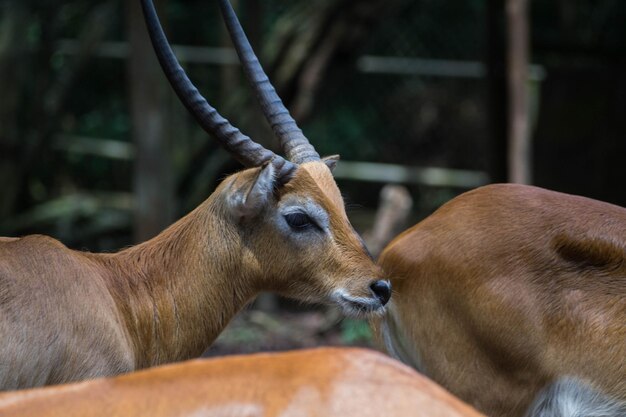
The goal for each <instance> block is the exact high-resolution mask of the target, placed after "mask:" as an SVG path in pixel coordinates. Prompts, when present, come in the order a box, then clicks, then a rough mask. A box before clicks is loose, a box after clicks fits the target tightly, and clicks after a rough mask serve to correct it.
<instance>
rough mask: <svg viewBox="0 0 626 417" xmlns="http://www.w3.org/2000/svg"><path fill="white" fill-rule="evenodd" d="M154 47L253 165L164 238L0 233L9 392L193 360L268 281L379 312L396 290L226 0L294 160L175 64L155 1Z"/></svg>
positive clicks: (177, 82) (348, 307)
mask: <svg viewBox="0 0 626 417" xmlns="http://www.w3.org/2000/svg"><path fill="white" fill-rule="evenodd" d="M142 4H143V7H144V12H145V15H146V20H147V25H148V30H149V32H150V35H151V37H152V40H153V43H154V45H155V51H156V52H157V55H158V57H159V60H160V62H161V64H162V66H163V68H164V71H165V74H166V76H167V77H168V79H169V80H170V83H171V84H172V86H173V87H174V89H175V91H176V92H177V94H178V95H179V97H180V98H181V100H182V101H183V103H184V104H185V105H186V106H187V107H188V108H189V110H190V111H191V112H192V114H193V115H194V116H195V117H196V118H197V120H198V121H199V123H200V124H201V126H202V127H203V128H204V129H205V130H207V131H208V132H210V133H211V134H213V135H214V136H215V137H216V138H217V139H218V140H219V141H220V142H221V143H222V145H223V146H224V147H225V148H226V149H227V150H229V151H230V152H231V153H232V154H233V155H234V156H235V157H236V158H237V159H239V160H240V161H241V162H242V163H243V164H244V165H246V166H247V167H249V169H246V170H244V171H242V172H239V173H237V174H234V175H232V176H230V177H228V178H227V179H226V180H224V181H223V182H222V184H221V185H220V186H219V187H218V188H217V190H216V191H215V192H214V193H213V194H212V195H211V196H210V197H209V198H208V199H207V200H206V201H205V202H204V203H203V204H202V205H200V206H199V207H198V208H197V209H195V210H194V211H193V212H192V213H190V214H189V215H187V216H186V217H184V218H183V219H181V220H180V221H178V222H177V223H175V224H174V225H172V226H171V227H170V228H168V229H167V230H166V231H164V232H163V233H161V234H160V235H159V236H157V237H156V238H154V239H152V240H150V241H148V242H145V243H143V244H140V245H138V246H136V247H132V248H130V249H126V250H123V251H121V252H119V253H115V254H94V253H85V252H77V251H73V250H69V249H68V248H66V247H65V246H63V245H62V244H61V243H60V242H58V241H56V240H54V239H51V238H49V237H45V236H27V237H24V238H20V239H16V238H3V239H0V358H1V362H0V389H16V388H25V387H33V386H38V385H44V384H55V383H63V382H69V381H77V380H81V379H85V378H93V377H97V376H107V375H115V374H118V373H121V372H127V371H132V370H136V369H140V368H144V367H147V366H152V365H158V364H162V363H166V362H171V361H176V360H181V359H189V358H192V357H195V356H197V355H199V354H200V353H202V351H204V350H205V349H206V348H207V347H208V346H209V344H210V343H211V342H212V341H213V339H215V337H216V336H217V334H218V333H219V332H220V331H221V330H222V329H223V328H224V326H225V325H226V324H227V323H228V321H229V319H230V318H231V317H232V316H233V315H234V314H235V313H236V312H237V311H238V310H239V309H240V308H241V307H242V306H244V305H245V304H246V303H247V302H248V301H249V300H250V299H251V298H253V297H254V296H255V295H256V294H257V293H258V292H260V291H262V290H267V291H276V292H278V293H280V294H283V295H285V296H288V297H293V298H296V299H299V300H304V301H314V302H325V303H334V304H337V305H339V306H340V307H341V308H342V309H343V310H344V312H346V313H347V314H355V315H358V314H364V313H375V312H380V311H382V309H383V306H384V304H385V303H386V302H387V300H388V299H389V296H390V287H389V284H388V283H387V282H386V281H384V280H382V279H381V278H382V274H381V271H380V269H379V268H378V267H377V266H376V265H375V264H374V262H373V261H372V259H371V257H370V256H369V254H368V253H367V251H366V249H365V247H364V246H363V244H362V241H361V239H360V238H359V236H358V235H357V234H356V232H355V231H354V230H353V228H352V226H351V225H350V223H349V221H348V219H347V216H346V214H345V209H344V206H343V201H342V199H341V195H340V193H339V190H338V189H337V186H336V184H335V182H334V179H333V178H332V174H331V170H330V169H329V167H332V166H333V165H334V161H335V159H333V158H331V159H325V160H322V159H320V157H319V155H318V154H317V153H316V152H315V150H314V149H313V147H312V146H311V145H310V144H309V143H308V141H307V140H306V138H305V137H304V135H302V132H301V131H300V130H299V129H298V128H297V126H296V125H295V122H294V121H293V119H291V117H290V116H289V113H288V111H287V110H286V109H285V107H284V106H283V105H282V103H281V102H280V99H279V98H278V96H277V95H276V93H275V91H274V89H273V88H272V87H271V85H269V83H268V82H267V77H265V74H264V73H263V70H262V69H261V68H260V66H259V65H258V61H257V60H256V57H254V53H253V52H252V50H251V49H250V46H249V43H248V42H247V39H246V38H245V35H244V34H243V31H242V29H241V27H240V25H239V22H238V21H237V19H236V17H235V15H234V12H233V11H232V8H231V7H230V4H229V3H228V1H227V0H220V6H221V7H222V9H223V13H224V15H225V19H226V22H227V25H228V27H229V29H230V31H231V33H232V37H233V41H234V43H235V45H236V47H237V48H238V51H239V53H240V55H241V58H242V61H243V62H244V67H245V69H246V72H247V74H248V75H249V78H250V80H251V84H252V86H253V87H254V89H255V90H256V91H257V94H258V95H259V99H260V102H261V105H262V108H263V110H264V112H265V113H266V115H267V118H268V120H269V122H270V124H271V125H272V127H273V128H274V130H275V132H276V133H277V135H278V136H279V139H280V141H281V144H282V146H283V149H285V152H286V153H287V155H288V158H289V160H286V159H283V158H282V157H280V156H278V155H275V154H274V153H273V152H270V151H268V150H266V149H264V148H262V147H261V146H260V145H258V144H256V143H254V142H253V141H252V140H251V139H250V138H249V137H247V136H245V135H243V134H242V133H241V132H240V131H239V130H237V129H236V128H235V127H233V126H232V125H230V123H229V122H228V121H226V120H225V119H224V118H222V117H221V116H220V115H219V114H218V113H217V112H216V111H215V109H213V108H212V107H211V106H210V105H209V104H208V103H207V102H206V100H204V98H203V97H202V96H201V95H200V94H199V93H198V91H197V90H196V89H195V87H194V86H193V84H191V82H190V81H189V79H188V78H187V76H186V75H185V73H184V71H183V70H182V68H181V67H180V66H179V65H178V63H177V61H176V59H175V58H174V55H173V53H172V51H171V49H170V47H169V44H168V43H167V40H166V39H165V35H164V34H163V31H162V29H161V27H160V25H159V22H158V19H157V17H156V13H155V11H154V7H153V5H152V3H151V1H150V0H142Z"/></svg>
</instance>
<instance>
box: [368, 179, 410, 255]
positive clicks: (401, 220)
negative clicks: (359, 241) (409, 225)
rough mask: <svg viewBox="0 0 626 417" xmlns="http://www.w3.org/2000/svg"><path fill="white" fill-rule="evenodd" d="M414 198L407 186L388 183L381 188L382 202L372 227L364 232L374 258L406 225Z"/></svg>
mask: <svg viewBox="0 0 626 417" xmlns="http://www.w3.org/2000/svg"><path fill="white" fill-rule="evenodd" d="M412 207H413V199H412V198H411V194H410V193H409V190H407V189H406V187H404V186H401V185H393V184H388V185H385V186H384V187H383V189H382V190H380V203H379V204H378V210H377V211H376V219H375V220H374V224H373V226H372V229H371V230H369V231H367V232H365V233H364V234H363V239H364V240H365V243H366V245H367V248H368V249H369V251H370V253H371V254H372V256H373V257H374V258H378V255H380V252H381V251H382V250H383V248H384V247H385V246H387V243H389V242H390V241H391V239H393V238H394V237H395V236H396V235H397V234H398V233H400V232H401V231H402V230H404V228H405V227H406V222H407V220H408V217H409V214H410V213H411V208H412Z"/></svg>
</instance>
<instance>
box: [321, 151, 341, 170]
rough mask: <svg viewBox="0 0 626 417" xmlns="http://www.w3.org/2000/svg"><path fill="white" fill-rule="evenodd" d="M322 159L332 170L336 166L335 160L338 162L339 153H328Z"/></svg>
mask: <svg viewBox="0 0 626 417" xmlns="http://www.w3.org/2000/svg"><path fill="white" fill-rule="evenodd" d="M322 161H324V163H325V164H326V166H327V167H328V168H329V169H330V171H331V172H332V171H333V170H334V169H335V167H336V166H337V162H339V155H330V156H325V157H323V158H322Z"/></svg>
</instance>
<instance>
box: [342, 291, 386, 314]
mask: <svg viewBox="0 0 626 417" xmlns="http://www.w3.org/2000/svg"><path fill="white" fill-rule="evenodd" d="M330 298H331V299H332V300H333V302H335V304H337V305H339V307H341V310H342V312H343V314H345V315H346V316H350V317H367V316H370V315H372V314H375V315H379V314H381V315H382V314H383V313H384V312H385V307H384V306H383V305H382V304H381V302H380V301H378V300H377V299H374V298H370V297H354V296H352V295H350V294H348V292H347V291H346V290H344V289H339V290H335V291H333V293H332V295H331V297H330Z"/></svg>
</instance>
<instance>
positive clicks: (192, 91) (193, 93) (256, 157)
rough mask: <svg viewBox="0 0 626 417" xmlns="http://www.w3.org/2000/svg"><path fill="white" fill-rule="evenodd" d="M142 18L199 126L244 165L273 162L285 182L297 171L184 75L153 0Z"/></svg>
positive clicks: (167, 72) (145, 4)
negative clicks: (242, 129)
mask: <svg viewBox="0 0 626 417" xmlns="http://www.w3.org/2000/svg"><path fill="white" fill-rule="evenodd" d="M141 5H142V7H143V12H144V17H145V20H146V26H147V28H148V33H149V34H150V39H151V40H152V46H153V47H154V51H155V52H156V55H157V57H158V59H159V62H160V63H161V67H162V68H163V71H164V72H165V76H166V77H167V79H168V80H169V82H170V84H171V85H172V88H173V89H174V91H176V94H177V95H178V98H179V99H180V101H182V103H183V104H184V105H185V107H186V108H187V110H189V112H190V113H191V114H192V115H193V116H194V117H195V119H196V120H197V121H198V123H199V124H200V126H201V127H202V128H203V129H204V130H205V131H206V132H207V133H209V134H211V135H213V136H214V137H215V138H216V139H217V140H218V141H219V142H220V143H221V144H222V146H223V147H224V148H225V149H226V150H227V151H228V152H229V153H230V154H231V155H233V157H234V158H235V159H237V160H238V161H239V162H241V163H242V164H243V165H244V166H246V167H256V166H261V165H263V164H265V163H267V162H270V161H271V162H272V164H273V165H274V167H275V168H276V175H277V177H278V178H279V179H281V180H282V181H283V182H286V181H288V179H289V178H291V176H292V175H293V173H294V172H295V170H296V168H297V167H296V165H294V164H293V163H291V162H289V161H287V160H285V159H284V158H282V157H281V156H278V155H276V154H275V153H274V152H272V151H270V150H267V149H265V148H264V147H262V146H261V145H259V144H258V143H255V142H254V141H253V140H252V139H250V138H249V137H248V136H246V135H244V134H243V133H241V132H240V131H239V129H237V128H236V127H234V126H233V125H231V124H230V122H229V121H228V120H226V119H225V118H223V117H222V116H221V115H220V114H219V113H218V112H217V110H215V109H214V108H213V107H212V106H211V105H210V104H209V103H208V102H207V101H206V99H205V98H204V97H203V96H202V95H201V94H200V93H199V92H198V89H197V88H196V87H195V86H194V85H193V83H192V82H191V81H190V80H189V77H187V74H186V73H185V71H184V70H183V69H182V67H181V66H180V64H179V63H178V60H177V59H176V57H175V56H174V52H172V48H171V47H170V44H169V43H168V41H167V38H166V37H165V33H164V32H163V28H162V27H161V23H160V22H159V18H158V16H157V14H156V10H155V9H154V5H153V4H152V0H141Z"/></svg>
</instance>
